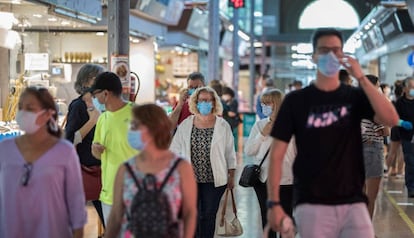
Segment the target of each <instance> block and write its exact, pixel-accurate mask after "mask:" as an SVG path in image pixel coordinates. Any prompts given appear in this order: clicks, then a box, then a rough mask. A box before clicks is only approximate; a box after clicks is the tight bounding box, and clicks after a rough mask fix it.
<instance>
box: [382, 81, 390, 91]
mask: <svg viewBox="0 0 414 238" xmlns="http://www.w3.org/2000/svg"><path fill="white" fill-rule="evenodd" d="M389 87H390V85H388V83H382V84H380V88H381V90H382V92H384V89H385V88H389Z"/></svg>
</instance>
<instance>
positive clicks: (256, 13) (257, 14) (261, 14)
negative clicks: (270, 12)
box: [254, 11, 263, 17]
mask: <svg viewBox="0 0 414 238" xmlns="http://www.w3.org/2000/svg"><path fill="white" fill-rule="evenodd" d="M254 16H255V17H262V16H263V13H262V12H257V11H256V12H254Z"/></svg>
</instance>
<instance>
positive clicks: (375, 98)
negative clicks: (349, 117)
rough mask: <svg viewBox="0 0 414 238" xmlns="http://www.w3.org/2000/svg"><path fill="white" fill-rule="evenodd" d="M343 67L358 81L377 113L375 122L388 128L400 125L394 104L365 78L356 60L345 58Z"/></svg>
mask: <svg viewBox="0 0 414 238" xmlns="http://www.w3.org/2000/svg"><path fill="white" fill-rule="evenodd" d="M341 61H342V65H343V66H344V67H345V68H346V69H347V70H348V72H349V73H350V74H351V75H352V76H353V77H354V78H356V79H357V80H358V82H359V85H360V87H361V88H362V90H363V91H364V92H365V94H366V96H367V97H368V100H369V102H370V104H371V106H372V108H373V110H374V112H375V116H374V121H375V122H377V123H378V124H383V125H386V126H395V125H398V121H399V117H398V114H397V112H396V110H395V108H394V106H393V105H392V103H391V102H390V101H389V100H388V99H387V97H385V96H384V94H382V93H380V92H379V91H378V89H377V88H376V87H375V86H374V85H373V84H372V83H371V82H370V81H369V80H368V78H367V77H365V75H364V73H363V72H362V69H361V66H360V65H359V63H358V62H357V60H356V59H354V58H352V57H350V56H344V58H342V59H341Z"/></svg>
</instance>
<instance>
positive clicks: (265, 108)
mask: <svg viewBox="0 0 414 238" xmlns="http://www.w3.org/2000/svg"><path fill="white" fill-rule="evenodd" d="M262 112H263V115H265V116H266V117H270V115H272V112H273V108H272V107H271V106H268V105H266V104H264V103H262Z"/></svg>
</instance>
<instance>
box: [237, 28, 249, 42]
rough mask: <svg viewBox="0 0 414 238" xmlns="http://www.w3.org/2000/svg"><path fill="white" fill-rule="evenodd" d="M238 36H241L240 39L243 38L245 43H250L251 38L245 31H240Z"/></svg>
mask: <svg viewBox="0 0 414 238" xmlns="http://www.w3.org/2000/svg"><path fill="white" fill-rule="evenodd" d="M237 35H239V36H240V38H242V39H243V40H245V41H249V40H250V37H249V35H247V34H246V33H244V32H243V31H240V30H239V31H238V32H237Z"/></svg>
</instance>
